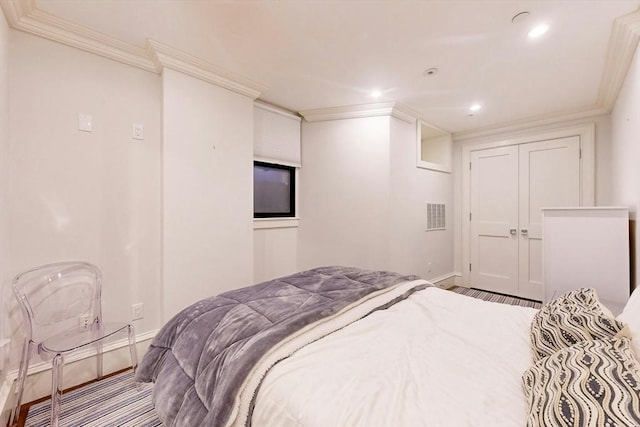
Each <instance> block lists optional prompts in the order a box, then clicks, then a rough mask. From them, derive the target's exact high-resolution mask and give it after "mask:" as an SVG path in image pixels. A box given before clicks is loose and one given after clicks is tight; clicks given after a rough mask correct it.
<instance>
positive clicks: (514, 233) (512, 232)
mask: <svg viewBox="0 0 640 427" xmlns="http://www.w3.org/2000/svg"><path fill="white" fill-rule="evenodd" d="M517 232H518V230H516V229H515V228H512V229H510V230H509V234H511V235H512V236H515V235H516V233H517Z"/></svg>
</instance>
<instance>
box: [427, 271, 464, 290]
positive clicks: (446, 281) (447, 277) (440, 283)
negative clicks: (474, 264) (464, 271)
mask: <svg viewBox="0 0 640 427" xmlns="http://www.w3.org/2000/svg"><path fill="white" fill-rule="evenodd" d="M458 278H460V279H462V275H461V274H459V273H453V272H452V273H447V274H444V275H442V276H439V277H435V278H433V279H430V280H429V282H431V283H433V284H434V285H436V286H437V287H439V288H441V289H449V288H451V287H452V286H456V285H457V282H458Z"/></svg>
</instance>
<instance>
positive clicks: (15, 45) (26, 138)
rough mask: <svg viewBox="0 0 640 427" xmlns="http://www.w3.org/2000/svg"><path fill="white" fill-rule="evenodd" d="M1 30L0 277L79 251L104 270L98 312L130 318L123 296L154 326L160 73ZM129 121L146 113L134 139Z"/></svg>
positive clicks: (145, 327) (146, 327)
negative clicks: (82, 126)
mask: <svg viewBox="0 0 640 427" xmlns="http://www.w3.org/2000/svg"><path fill="white" fill-rule="evenodd" d="M9 42H10V43H9V47H10V50H9V57H10V60H9V61H8V63H9V78H10V81H11V85H10V87H9V99H10V105H11V111H10V120H9V139H8V144H4V145H3V146H5V145H6V147H5V149H6V150H7V152H8V155H9V161H8V162H7V163H8V170H7V173H8V183H6V184H7V185H6V187H5V190H6V191H5V193H6V196H5V197H3V204H4V205H5V206H6V211H5V212H3V218H6V221H8V223H9V224H10V225H11V226H10V228H9V232H8V235H7V240H6V245H7V254H8V255H6V254H5V256H4V257H3V258H2V262H3V263H4V264H5V266H7V267H6V268H5V269H3V270H2V277H1V281H2V283H3V285H4V286H8V284H9V282H10V280H11V278H12V277H13V276H14V275H15V274H17V273H19V272H20V271H23V270H25V269H28V268H31V267H34V266H36V265H40V264H44V263H50V262H56V261H62V260H74V259H81V260H87V261H90V262H93V263H95V264H97V265H98V266H99V267H100V268H101V270H102V272H103V279H104V280H103V292H102V295H103V313H104V316H105V319H114V320H116V319H117V320H122V321H130V320H131V304H133V303H138V302H142V303H144V305H145V318H144V319H143V320H140V321H135V322H134V325H135V326H136V329H137V330H136V332H137V333H142V332H145V331H150V330H153V329H156V328H157V327H158V326H159V323H160V310H159V307H160V290H161V288H160V274H161V270H160V209H161V204H160V196H161V194H160V172H161V163H160V146H161V137H160V117H161V111H160V105H161V92H160V87H161V86H160V83H161V82H160V77H159V76H157V75H154V74H151V73H148V72H144V71H142V70H139V69H136V68H132V67H129V66H126V65H122V64H120V63H117V62H114V61H110V60H107V59H104V58H101V57H98V56H95V55H92V54H89V53H85V52H82V51H80V50H77V49H73V48H70V47H66V46H64V45H61V44H58V43H53V42H50V41H47V40H44V39H42V38H38V37H34V36H30V35H27V34H25V33H22V32H19V31H11V32H10V37H9ZM4 63H5V62H3V64H4ZM78 113H86V114H91V115H92V117H93V132H91V133H88V132H81V131H79V130H78V129H77V126H78ZM134 122H135V123H143V124H144V125H145V132H144V134H145V139H144V140H143V141H134V140H133V139H132V138H131V133H132V123H134ZM3 128H4V127H3ZM11 302H12V303H13V304H12V307H13V308H12V309H11V313H10V315H11V316H12V317H11V318H12V322H11V324H10V326H11V329H12V338H13V340H12V346H13V347H14V360H13V366H12V367H13V368H15V367H16V360H15V355H16V353H17V352H16V351H15V350H16V347H17V346H18V345H19V339H18V338H19V336H20V335H19V334H18V333H17V332H16V328H17V321H18V313H17V310H16V309H15V303H14V302H13V299H12V300H11ZM69 378H70V379H73V377H69Z"/></svg>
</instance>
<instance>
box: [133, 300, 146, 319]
mask: <svg viewBox="0 0 640 427" xmlns="http://www.w3.org/2000/svg"><path fill="white" fill-rule="evenodd" d="M143 317H144V304H143V303H141V302H139V303H137V304H133V305H132V306H131V320H140V319H142V318H143Z"/></svg>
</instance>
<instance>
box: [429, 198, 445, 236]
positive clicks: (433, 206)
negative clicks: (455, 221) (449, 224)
mask: <svg viewBox="0 0 640 427" xmlns="http://www.w3.org/2000/svg"><path fill="white" fill-rule="evenodd" d="M445 217H446V215H445V206H444V203H427V231H431V230H445V229H446V222H445Z"/></svg>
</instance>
